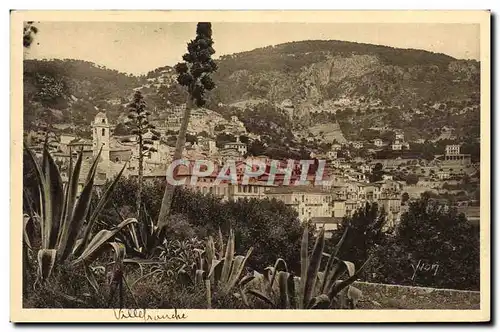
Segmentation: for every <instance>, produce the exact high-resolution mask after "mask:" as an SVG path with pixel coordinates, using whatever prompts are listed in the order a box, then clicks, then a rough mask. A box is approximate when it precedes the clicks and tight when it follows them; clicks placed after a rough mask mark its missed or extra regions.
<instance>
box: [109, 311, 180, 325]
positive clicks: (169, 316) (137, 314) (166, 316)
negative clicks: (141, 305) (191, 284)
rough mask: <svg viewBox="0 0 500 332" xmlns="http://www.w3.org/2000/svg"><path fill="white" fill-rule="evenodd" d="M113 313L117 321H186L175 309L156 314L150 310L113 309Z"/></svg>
mask: <svg viewBox="0 0 500 332" xmlns="http://www.w3.org/2000/svg"><path fill="white" fill-rule="evenodd" d="M113 312H114V314H115V318H116V319H117V320H122V319H134V318H140V319H142V320H144V321H145V322H148V321H165V320H184V319H187V315H186V314H185V313H179V312H178V311H177V309H173V312H170V313H158V312H155V311H154V310H151V309H114V310H113Z"/></svg>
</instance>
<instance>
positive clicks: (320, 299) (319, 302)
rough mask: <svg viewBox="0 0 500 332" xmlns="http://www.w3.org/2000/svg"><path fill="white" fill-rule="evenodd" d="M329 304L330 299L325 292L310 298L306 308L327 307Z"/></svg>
mask: <svg viewBox="0 0 500 332" xmlns="http://www.w3.org/2000/svg"><path fill="white" fill-rule="evenodd" d="M329 305H330V299H329V298H328V296H327V295H326V294H321V295H318V296H316V297H314V298H313V299H311V302H310V303H309V306H308V308H309V309H327V308H328V306H329Z"/></svg>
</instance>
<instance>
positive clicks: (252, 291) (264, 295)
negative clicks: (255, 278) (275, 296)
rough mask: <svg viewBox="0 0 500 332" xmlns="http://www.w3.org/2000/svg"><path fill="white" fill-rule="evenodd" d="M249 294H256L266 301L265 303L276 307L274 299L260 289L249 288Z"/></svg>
mask: <svg viewBox="0 0 500 332" xmlns="http://www.w3.org/2000/svg"><path fill="white" fill-rule="evenodd" d="M248 294H251V295H253V296H255V297H256V298H258V299H260V300H262V301H264V302H265V303H267V304H269V305H270V306H271V307H273V308H275V307H276V305H275V304H274V302H273V300H272V299H270V298H269V297H268V296H267V295H266V294H264V293H262V292H260V291H258V290H255V289H249V290H248Z"/></svg>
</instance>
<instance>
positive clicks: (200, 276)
mask: <svg viewBox="0 0 500 332" xmlns="http://www.w3.org/2000/svg"><path fill="white" fill-rule="evenodd" d="M203 280H205V271H203V270H196V272H195V275H194V283H195V285H203Z"/></svg>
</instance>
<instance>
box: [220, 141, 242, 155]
mask: <svg viewBox="0 0 500 332" xmlns="http://www.w3.org/2000/svg"><path fill="white" fill-rule="evenodd" d="M224 149H234V150H236V151H238V153H239V154H240V155H242V156H243V155H245V154H247V145H246V144H245V143H242V142H240V139H239V137H237V138H236V142H231V143H226V144H224Z"/></svg>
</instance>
